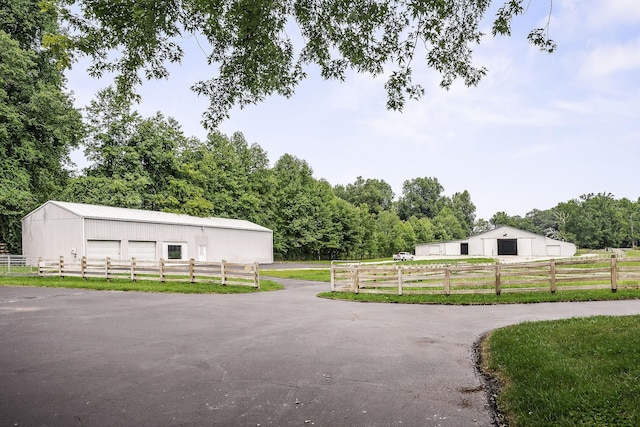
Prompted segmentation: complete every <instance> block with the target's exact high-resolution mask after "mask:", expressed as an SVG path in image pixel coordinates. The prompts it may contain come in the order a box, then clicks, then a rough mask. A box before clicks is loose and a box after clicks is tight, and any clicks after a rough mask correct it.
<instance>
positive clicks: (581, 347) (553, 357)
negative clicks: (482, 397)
mask: <svg viewBox="0 0 640 427" xmlns="http://www.w3.org/2000/svg"><path fill="white" fill-rule="evenodd" d="M481 353H482V369H483V371H485V373H488V374H489V375H491V376H493V377H494V378H496V379H497V380H498V382H499V384H500V387H499V392H498V394H497V405H498V409H499V411H500V412H501V413H502V415H503V416H504V418H505V421H506V422H507V424H508V425H509V426H512V427H513V426H518V427H526V426H638V425H640V363H638V355H639V354H640V316H622V317H609V316H598V317H591V318H573V319H567V320H559V321H547V322H527V323H522V324H519V325H514V326H509V327H505V328H502V329H498V330H496V331H493V332H492V333H491V334H489V335H488V337H486V339H485V340H484V341H483V343H482V345H481Z"/></svg>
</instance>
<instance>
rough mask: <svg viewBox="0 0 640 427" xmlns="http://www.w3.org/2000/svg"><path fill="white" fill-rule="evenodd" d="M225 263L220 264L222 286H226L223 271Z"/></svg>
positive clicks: (223, 261)
mask: <svg viewBox="0 0 640 427" xmlns="http://www.w3.org/2000/svg"><path fill="white" fill-rule="evenodd" d="M226 262H227V261H225V260H222V261H221V262H220V280H221V283H222V286H227V278H226V277H225V275H226V272H225V271H224V270H225V269H224V265H225V264H226Z"/></svg>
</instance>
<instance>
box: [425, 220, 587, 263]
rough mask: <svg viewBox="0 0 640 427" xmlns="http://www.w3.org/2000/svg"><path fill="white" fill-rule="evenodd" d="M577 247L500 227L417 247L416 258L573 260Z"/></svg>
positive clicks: (507, 227) (514, 229)
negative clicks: (516, 257) (500, 257)
mask: <svg viewBox="0 0 640 427" xmlns="http://www.w3.org/2000/svg"><path fill="white" fill-rule="evenodd" d="M575 253H576V245H575V244H573V243H569V242H563V241H560V240H555V239H550V238H549V237H545V236H541V235H538V234H535V233H530V232H528V231H523V230H519V229H517V228H513V227H509V226H506V225H505V226H501V227H497V228H495V229H493V230H490V231H487V232H485V233H481V234H477V235H475V236H471V237H469V238H468V239H464V240H454V241H450V242H437V243H424V244H421V245H416V255H417V256H427V255H470V256H487V257H492V256H504V255H514V256H521V257H532V258H534V257H548V258H553V257H558V258H562V257H570V256H573V255H575Z"/></svg>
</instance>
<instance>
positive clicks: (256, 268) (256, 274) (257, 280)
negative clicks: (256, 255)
mask: <svg viewBox="0 0 640 427" xmlns="http://www.w3.org/2000/svg"><path fill="white" fill-rule="evenodd" d="M253 280H254V282H255V285H256V289H260V266H259V265H258V263H257V262H254V263H253Z"/></svg>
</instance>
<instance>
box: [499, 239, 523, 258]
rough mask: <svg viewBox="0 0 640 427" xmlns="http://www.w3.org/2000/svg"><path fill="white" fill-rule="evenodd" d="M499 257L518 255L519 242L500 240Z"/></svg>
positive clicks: (515, 240)
mask: <svg viewBox="0 0 640 427" xmlns="http://www.w3.org/2000/svg"><path fill="white" fill-rule="evenodd" d="M498 255H518V240H517V239H498Z"/></svg>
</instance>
